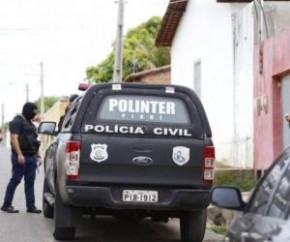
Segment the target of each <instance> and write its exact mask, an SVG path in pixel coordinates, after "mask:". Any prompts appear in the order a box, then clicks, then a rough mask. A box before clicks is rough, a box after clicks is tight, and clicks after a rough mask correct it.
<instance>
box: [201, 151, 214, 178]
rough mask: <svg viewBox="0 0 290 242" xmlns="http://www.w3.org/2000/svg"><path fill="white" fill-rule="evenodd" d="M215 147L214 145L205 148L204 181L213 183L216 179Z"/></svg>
mask: <svg viewBox="0 0 290 242" xmlns="http://www.w3.org/2000/svg"><path fill="white" fill-rule="evenodd" d="M214 165H215V149H214V146H206V147H205V148H204V161H203V183H207V184H212V182H213V179H214Z"/></svg>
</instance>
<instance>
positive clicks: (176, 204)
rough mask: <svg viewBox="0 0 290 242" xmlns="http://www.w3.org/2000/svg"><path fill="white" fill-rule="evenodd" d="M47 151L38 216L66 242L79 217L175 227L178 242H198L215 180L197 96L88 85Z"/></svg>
mask: <svg viewBox="0 0 290 242" xmlns="http://www.w3.org/2000/svg"><path fill="white" fill-rule="evenodd" d="M55 129H56V123H55V122H42V123H41V124H40V126H39V133H40V134H46V135H54V136H55V138H54V140H53V141H52V142H51V143H50V145H49V146H48V148H47V149H46V151H45V158H44V170H45V178H44V187H43V214H44V216H45V217H47V218H54V233H53V234H54V237H55V239H56V240H71V239H73V238H74V237H75V232H76V227H77V224H78V221H79V220H80V219H81V215H82V214H91V215H94V216H95V215H109V216H114V217H116V218H118V219H120V220H123V221H126V222H137V221H140V220H142V219H144V218H150V219H152V220H153V221H163V222H167V221H168V219H169V218H179V219H180V234H181V239H182V241H195V242H197V241H202V240H203V237H204V233H205V225H206V208H207V206H208V205H209V202H210V189H211V185H212V181H213V176H214V158H215V151H214V146H213V142H212V133H211V129H210V125H209V122H208V119H207V116H206V113H205V111H204V108H203V106H202V103H201V101H200V100H199V98H198V97H197V95H196V94H195V93H194V92H193V91H192V90H190V89H188V88H186V87H182V86H175V85H150V84H140V83H108V84H96V85H91V86H89V87H88V89H87V90H86V91H85V92H84V94H83V95H81V96H80V97H79V98H78V99H76V100H75V101H74V102H73V103H72V104H71V105H70V107H69V110H68V112H67V114H66V116H65V118H64V121H63V124H62V127H61V129H60V130H59V131H56V130H55Z"/></svg>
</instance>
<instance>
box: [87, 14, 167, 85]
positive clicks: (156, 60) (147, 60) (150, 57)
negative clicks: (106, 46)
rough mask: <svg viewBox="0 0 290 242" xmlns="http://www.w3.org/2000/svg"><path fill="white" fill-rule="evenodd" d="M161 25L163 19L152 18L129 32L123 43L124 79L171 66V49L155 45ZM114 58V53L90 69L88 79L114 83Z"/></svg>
mask: <svg viewBox="0 0 290 242" xmlns="http://www.w3.org/2000/svg"><path fill="white" fill-rule="evenodd" d="M160 25H161V18H160V17H152V18H150V19H149V20H148V21H147V22H145V23H142V24H141V25H139V26H137V27H136V28H133V29H131V30H129V31H128V33H127V34H126V36H125V38H124V41H123V78H124V77H126V76H127V75H129V74H131V73H133V72H139V71H143V70H148V69H153V68H156V67H160V66H164V65H168V64H170V48H168V47H156V46H155V45H154V44H155V39H156V36H157V33H158V30H159V28H160ZM114 58H115V53H114V52H113V51H112V52H111V53H110V54H109V55H108V57H107V58H106V59H105V60H103V61H102V62H101V63H100V64H98V65H96V66H91V67H88V68H87V70H86V74H87V79H88V80H89V81H90V82H96V83H100V82H110V81H112V79H113V74H114Z"/></svg>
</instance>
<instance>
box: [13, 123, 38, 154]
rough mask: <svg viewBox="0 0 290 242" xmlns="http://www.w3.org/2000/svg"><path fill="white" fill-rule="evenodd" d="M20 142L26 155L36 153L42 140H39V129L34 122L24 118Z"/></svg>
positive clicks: (19, 137)
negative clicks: (37, 129)
mask: <svg viewBox="0 0 290 242" xmlns="http://www.w3.org/2000/svg"><path fill="white" fill-rule="evenodd" d="M18 142H19V145H20V149H21V151H22V153H23V154H24V155H34V154H36V153H37V152H38V149H39V146H40V142H39V141H38V140H37V131H36V127H35V126H34V124H33V123H31V122H29V121H26V120H23V126H22V130H21V133H20V134H19V136H18Z"/></svg>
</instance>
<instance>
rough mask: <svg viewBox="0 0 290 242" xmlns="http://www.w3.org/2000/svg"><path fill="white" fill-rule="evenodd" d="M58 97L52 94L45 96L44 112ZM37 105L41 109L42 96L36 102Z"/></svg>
mask: <svg viewBox="0 0 290 242" xmlns="http://www.w3.org/2000/svg"><path fill="white" fill-rule="evenodd" d="M58 99H59V98H58V97H55V96H50V97H45V98H44V112H46V111H47V110H49V109H50V108H51V107H52V106H53V105H54V104H55V103H56V102H57V100H58ZM34 103H35V104H36V106H37V107H38V108H39V109H40V98H38V99H37V100H36V101H35V102H34Z"/></svg>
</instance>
